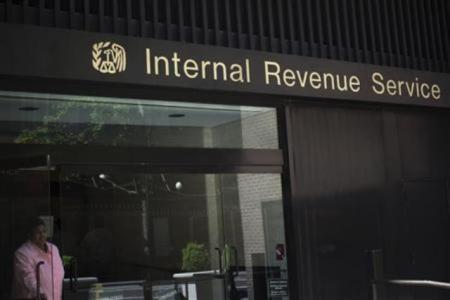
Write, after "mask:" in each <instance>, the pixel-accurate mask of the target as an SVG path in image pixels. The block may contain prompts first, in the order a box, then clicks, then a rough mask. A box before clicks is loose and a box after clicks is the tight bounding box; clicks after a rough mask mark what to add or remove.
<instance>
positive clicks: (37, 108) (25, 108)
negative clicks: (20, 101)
mask: <svg viewBox="0 0 450 300" xmlns="http://www.w3.org/2000/svg"><path fill="white" fill-rule="evenodd" d="M19 110H22V111H36V110H39V107H35V106H22V107H19Z"/></svg>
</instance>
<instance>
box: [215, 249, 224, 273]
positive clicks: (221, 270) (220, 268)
mask: <svg viewBox="0 0 450 300" xmlns="http://www.w3.org/2000/svg"><path fill="white" fill-rule="evenodd" d="M214 249H215V250H216V251H217V254H218V255H219V273H220V275H223V268H222V250H221V249H220V248H219V247H216V248H214Z"/></svg>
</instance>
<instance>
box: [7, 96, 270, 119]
mask: <svg viewBox="0 0 450 300" xmlns="http://www.w3.org/2000/svg"><path fill="white" fill-rule="evenodd" d="M268 110H270V108H263V107H248V106H229V105H211V104H198V103H195V104H194V103H187V102H166V101H147V100H136V99H116V98H105V97H86V96H67V95H48V94H31V93H20V94H19V93H8V92H1V93H0V122H1V121H15V122H17V121H18V122H42V121H43V120H49V121H56V122H62V123H102V124H119V125H120V124H127V125H136V126H187V127H216V126H220V125H223V124H227V123H231V122H235V121H238V120H242V119H245V118H247V117H250V116H254V115H257V114H260V113H263V112H266V111H268Z"/></svg>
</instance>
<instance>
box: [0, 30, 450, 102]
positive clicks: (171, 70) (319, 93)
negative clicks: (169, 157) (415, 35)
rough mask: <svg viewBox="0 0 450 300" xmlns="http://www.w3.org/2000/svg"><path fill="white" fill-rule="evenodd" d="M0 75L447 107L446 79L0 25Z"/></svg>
mask: <svg viewBox="0 0 450 300" xmlns="http://www.w3.org/2000/svg"><path fill="white" fill-rule="evenodd" d="M0 75H6V76H11V75H12V76H14V75H15V76H31V77H37V78H49V79H52V78H53V79H66V80H67V79H68V80H83V81H86V80H87V81H93V82H115V83H131V84H140V85H146V86H161V87H177V88H191V89H199V90H215V91H228V92H244V93H255V94H268V95H284V96H291V97H308V98H328V99H346V100H359V101H371V102H382V103H397V104H410V105H422V106H436V107H450V98H449V97H450V75H449V74H443V73H432V72H421V71H415V70H408V69H400V68H390V67H381V66H375V65H368V64H357V63H349V62H342V61H335V60H325V59H317V58H308V57H300V56H294V55H281V54H274V53H266V52H256V51H248V50H237V49H230V48H222V47H212V46H201V45H192V44H185V43H180V42H169V41H160V40H152V39H144V38H134V37H123V36H115V35H108V34H99V33H88V32H77V31H68V30H61V29H45V28H39V27H31V26H29V27H27V26H18V25H10V24H1V25H0Z"/></svg>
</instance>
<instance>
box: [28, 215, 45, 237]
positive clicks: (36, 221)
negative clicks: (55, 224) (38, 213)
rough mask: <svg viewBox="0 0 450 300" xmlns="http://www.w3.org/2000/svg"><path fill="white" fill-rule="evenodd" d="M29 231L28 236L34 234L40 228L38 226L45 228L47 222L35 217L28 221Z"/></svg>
mask: <svg viewBox="0 0 450 300" xmlns="http://www.w3.org/2000/svg"><path fill="white" fill-rule="evenodd" d="M27 225H28V226H27V229H28V234H32V233H33V230H34V229H35V228H36V227H38V226H41V225H43V226H45V222H44V221H43V220H42V219H41V218H39V217H34V218H31V219H29V220H28V224H27Z"/></svg>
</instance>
